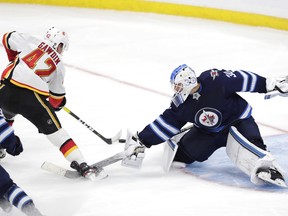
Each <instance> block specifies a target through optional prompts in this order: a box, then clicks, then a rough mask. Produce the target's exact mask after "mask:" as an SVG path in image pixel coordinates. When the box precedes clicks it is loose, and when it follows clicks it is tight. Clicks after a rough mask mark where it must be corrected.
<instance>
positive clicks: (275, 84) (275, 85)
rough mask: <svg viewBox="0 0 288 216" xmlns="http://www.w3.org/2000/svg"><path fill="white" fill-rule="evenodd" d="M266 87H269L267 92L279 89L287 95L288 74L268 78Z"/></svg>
mask: <svg viewBox="0 0 288 216" xmlns="http://www.w3.org/2000/svg"><path fill="white" fill-rule="evenodd" d="M266 89H267V92H271V91H275V90H277V91H279V92H280V93H281V94H283V95H285V94H286V95H287V94H288V76H286V77H281V78H267V79H266ZM281 94H280V95H281Z"/></svg>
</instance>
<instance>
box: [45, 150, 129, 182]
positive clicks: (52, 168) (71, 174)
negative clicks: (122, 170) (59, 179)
mask: <svg viewBox="0 0 288 216" xmlns="http://www.w3.org/2000/svg"><path fill="white" fill-rule="evenodd" d="M126 157H127V156H126V151H123V152H119V153H117V154H115V155H113V156H111V157H108V158H106V159H104V160H101V161H99V162H96V163H94V164H91V165H90V166H92V167H96V166H97V167H105V166H109V165H111V164H113V163H116V162H118V161H120V160H123V159H124V158H126ZM41 168H42V169H44V170H46V171H49V172H52V173H55V174H57V175H60V176H64V177H66V178H70V179H77V178H80V177H82V176H81V175H80V173H78V172H77V171H75V170H68V169H66V168H64V167H60V166H58V165H56V164H53V163H50V162H47V161H45V162H44V163H43V164H42V166H41Z"/></svg>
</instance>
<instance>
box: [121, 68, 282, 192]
mask: <svg viewBox="0 0 288 216" xmlns="http://www.w3.org/2000/svg"><path fill="white" fill-rule="evenodd" d="M170 82H171V85H172V88H173V90H174V92H175V94H174V96H173V98H172V102H171V105H170V107H169V108H168V109H166V110H165V111H164V112H163V113H162V114H161V115H159V117H158V118H157V119H155V120H154V121H153V122H151V123H150V124H148V125H147V126H146V127H145V128H144V129H143V130H142V131H139V132H138V133H137V134H136V135H131V134H130V135H129V133H130V132H129V133H128V135H127V141H126V146H125V148H126V149H127V148H129V147H130V146H133V145H134V147H135V148H141V146H142V147H143V146H145V147H147V148H150V147H151V146H153V145H157V144H160V143H165V142H167V141H171V140H173V138H175V137H176V138H177V139H176V141H175V139H174V141H175V142H176V144H177V148H178V149H177V152H175V155H173V157H174V158H172V159H171V160H173V161H177V162H182V163H186V164H191V163H193V162H195V161H197V162H203V161H205V160H207V159H208V158H209V157H210V156H211V155H212V154H213V153H214V152H215V151H216V150H217V149H219V148H221V147H225V146H226V145H227V139H228V137H229V134H230V133H232V132H230V133H229V131H230V130H231V128H232V129H233V130H234V131H237V132H236V133H235V134H237V137H238V138H239V137H240V136H241V137H242V136H243V138H242V139H241V140H242V141H243V140H245V142H244V141H243V142H242V144H243V143H245V144H247V145H246V149H247V146H249V147H248V149H250V150H249V151H247V152H245V150H243V152H244V154H243V155H236V156H235V155H234V156H232V159H231V160H232V161H233V160H234V162H235V161H237V160H239V159H240V160H242V161H245V157H247V155H248V154H250V153H251V152H252V154H254V155H256V156H257V157H255V158H256V159H257V160H256V159H255V161H253V162H251V163H250V164H247V166H246V168H245V170H243V171H244V172H246V173H247V174H248V175H251V181H252V182H253V183H259V181H258V180H259V179H258V180H257V177H258V174H259V172H260V171H261V172H262V171H263V172H262V173H261V174H263V173H264V175H266V177H267V178H269V179H268V181H270V180H271V179H272V180H271V181H272V182H270V183H274V182H275V181H279V185H280V186H281V184H282V186H284V185H285V184H284V178H283V175H282V173H281V168H280V167H279V166H274V159H273V157H272V156H271V155H270V154H269V153H268V152H267V151H266V145H265V144H264V142H263V139H262V137H261V134H260V131H259V128H258V126H257V124H256V122H255V120H254V118H253V117H252V115H251V113H252V107H251V106H250V105H249V104H248V102H247V101H246V100H245V99H243V98H242V97H241V96H240V95H239V94H237V92H258V93H267V92H271V91H274V90H278V91H279V93H281V94H282V95H283V96H284V95H285V94H286V95H285V96H287V94H288V80H287V78H279V79H274V78H269V79H268V78H265V77H262V76H259V75H257V74H255V73H253V72H249V71H244V70H239V71H231V70H219V69H211V70H207V71H204V72H203V73H201V74H200V76H199V77H196V74H195V72H194V70H193V69H192V68H190V67H189V66H187V65H185V64H183V65H180V66H179V67H177V68H176V69H175V70H174V71H173V72H172V74H171V77H170ZM187 123H193V127H191V129H189V130H188V131H185V132H183V133H181V128H182V127H183V126H185V125H186V124H187ZM179 133H180V134H179ZM132 138H133V139H132ZM238 140H240V139H238ZM233 141H235V139H233ZM233 141H230V140H229V143H233V146H232V147H231V148H232V149H235V148H244V147H243V146H241V145H240V144H241V143H240V144H239V142H233ZM235 143H236V144H235ZM235 146H236V147H235ZM231 148H230V147H229V149H231ZM251 149H253V151H252V150H251ZM142 151H143V150H142ZM233 151H234V150H233ZM255 152H256V153H255ZM234 153H235V152H234ZM260 153H261V154H260ZM262 153H263V154H262ZM236 154H237V153H236ZM266 155H269V156H271V157H270V158H269V161H270V162H269V163H268V162H267V161H264V162H263V161H262V162H261V164H259V163H260V162H259V160H258V159H261V158H263V157H265V156H266ZM238 156H239V158H238ZM266 158H267V157H266ZM142 159H143V158H141V160H140V161H142ZM127 161H128V163H129V159H127ZM134 161H137V160H135V158H134ZM130 163H131V161H130ZM132 163H133V161H132ZM256 163H257V166H256ZM265 163H266V165H265V166H264V165H263V164H265ZM267 164H269V165H267ZM236 165H237V164H236ZM237 166H238V167H239V166H240V165H239V164H238V165H237ZM263 167H264V168H265V169H264V170H263V169H262V168H263ZM241 168H242V167H241ZM256 168H257V169H256ZM276 179H277V180H276ZM265 180H267V179H265ZM257 181H258V182H257Z"/></svg>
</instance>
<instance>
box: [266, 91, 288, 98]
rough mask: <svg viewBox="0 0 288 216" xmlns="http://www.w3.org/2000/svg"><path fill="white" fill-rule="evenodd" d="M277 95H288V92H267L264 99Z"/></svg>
mask: <svg viewBox="0 0 288 216" xmlns="http://www.w3.org/2000/svg"><path fill="white" fill-rule="evenodd" d="M276 96H282V97H288V94H283V93H281V92H279V91H272V92H269V93H267V94H266V95H265V96H264V99H265V100H268V99H271V98H274V97H276Z"/></svg>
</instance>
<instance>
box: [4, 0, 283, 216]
mask: <svg viewBox="0 0 288 216" xmlns="http://www.w3.org/2000/svg"><path fill="white" fill-rule="evenodd" d="M51 26H57V27H59V28H62V29H64V30H66V31H67V32H68V34H69V37H70V47H69V51H68V52H67V53H64V61H65V63H66V69H67V74H66V80H65V85H66V88H67V100H68V102H67V107H68V108H70V109H71V110H72V111H73V112H75V113H76V114H77V115H79V116H80V117H81V118H82V119H83V120H84V121H86V122H87V123H88V124H90V125H91V126H92V127H93V128H95V129H96V130H98V131H99V132H100V133H102V134H103V135H104V136H106V137H111V136H113V135H114V134H116V133H117V132H118V131H119V130H120V129H122V130H123V137H122V138H125V134H126V129H127V128H130V129H131V130H133V131H137V130H142V129H143V128H144V126H146V125H147V124H148V123H150V122H151V121H153V120H154V119H155V118H156V117H158V115H159V114H160V113H162V111H164V109H165V108H167V107H168V106H169V103H170V98H169V96H170V95H171V94H172V91H171V89H170V85H169V75H170V72H171V71H172V70H173V69H174V68H175V67H177V66H178V65H180V64H182V63H186V64H188V65H190V66H191V67H193V68H194V69H195V70H196V72H197V73H198V74H199V73H200V72H201V71H203V70H206V69H210V68H213V67H216V68H224V69H232V70H234V69H245V70H250V71H253V72H256V73H258V74H261V75H263V76H267V77H268V76H269V77H277V76H282V75H287V73H288V63H287V55H288V32H285V31H278V30H272V29H268V28H261V27H258V28H257V27H249V26H241V25H234V24H229V23H223V22H216V21H208V20H202V19H194V18H183V17H175V16H165V15H155V14H144V13H130V12H117V11H105V10H96V9H95V10H94V9H77V8H68V7H63V8H61V7H58V8H57V7H45V6H37V5H17V4H0V35H3V33H5V32H8V31H13V30H17V31H21V32H28V33H32V34H37V35H41V34H43V33H44V32H45V31H46V30H47V29H48V28H49V27H51ZM7 63H8V61H7V57H6V56H5V51H4V49H3V46H0V66H1V68H2V69H4V67H5V66H6V65H7ZM242 95H243V97H245V98H246V99H247V100H248V101H249V102H250V103H251V105H252V106H253V107H254V111H253V115H254V118H255V119H256V121H257V122H258V123H259V125H260V130H261V132H262V135H263V136H264V137H265V136H266V137H267V136H271V135H276V136H277V135H281V134H287V132H288V123H287V119H288V113H287V105H288V100H287V98H280V97H278V98H274V99H271V100H269V101H264V99H263V95H260V94H248V93H247V94H242ZM58 116H59V118H60V120H61V122H62V125H63V127H64V128H65V129H66V130H67V131H68V132H69V134H70V135H71V136H72V138H73V139H74V140H75V141H76V143H77V144H78V146H79V147H80V149H81V151H82V153H83V154H84V155H85V157H86V158H87V160H88V162H91V163H92V162H95V161H99V160H101V159H104V158H105V157H108V156H111V155H113V154H115V153H117V152H119V151H122V150H123V144H119V143H118V144H114V145H107V144H105V143H104V142H102V141H101V140H100V139H99V138H98V137H97V136H96V135H94V134H93V133H91V132H90V131H89V130H88V129H87V128H86V127H84V126H83V125H82V124H80V123H79V122H77V121H76V120H75V119H73V118H72V117H71V116H69V115H68V114H67V113H65V112H64V111H60V112H59V113H58ZM14 128H15V131H16V133H17V135H19V136H20V137H21V139H22V142H23V144H24V148H25V150H24V152H23V153H22V154H21V155H20V156H18V157H15V158H14V157H12V156H7V157H6V158H5V159H4V160H3V161H1V165H3V166H4V167H5V168H6V169H7V170H8V171H9V173H10V174H11V177H12V178H13V179H14V180H15V182H16V183H17V184H18V185H19V186H21V187H22V188H24V189H25V191H26V192H27V193H28V194H29V195H30V196H31V197H32V198H33V199H34V201H35V203H36V205H37V207H38V208H39V209H40V210H41V211H42V212H43V213H44V214H45V215H47V216H133V215H138V216H156V215H167V216H172V215H180V216H188V215H189V216H191V215H197V216H204V215H205V216H209V215H213V216H218V215H219V216H223V215H229V216H243V215H261V216H284V215H287V213H288V207H287V201H288V200H287V191H285V190H283V192H281V191H280V192H279V191H277V192H263V191H256V190H251V189H243V188H239V187H231V186H225V185H221V184H218V183H214V182H211V181H205V180H203V179H201V178H197V177H195V176H193V175H187V174H185V173H183V172H180V171H172V172H171V173H168V174H165V173H164V172H163V171H162V168H161V156H162V146H161V145H159V146H155V147H152V148H151V149H148V150H147V151H146V158H145V160H144V163H143V167H142V169H141V170H134V169H129V168H125V167H122V166H121V165H120V164H119V163H117V164H114V165H111V166H110V167H107V168H106V171H107V172H108V173H109V176H110V177H109V178H108V179H106V180H103V181H97V182H91V181H84V180H76V181H75V180H70V179H65V178H63V177H59V176H56V175H54V174H51V173H48V172H46V171H44V170H41V169H40V166H41V164H42V163H43V161H51V162H54V163H56V164H59V165H61V166H64V167H66V168H69V164H68V163H67V161H66V160H65V159H64V157H63V156H62V155H61V153H60V152H59V151H58V149H57V148H56V147H54V146H52V144H50V143H49V141H48V140H47V139H46V137H45V136H44V135H41V134H38V131H37V129H36V128H35V127H34V126H33V125H32V124H31V123H29V122H28V121H27V120H25V119H24V118H22V117H21V116H17V118H16V121H15V123H14ZM286 144H287V142H286ZM283 155H287V152H283ZM225 157H227V156H226V155H225V154H223V158H225ZM234 168H235V167H234ZM235 169H236V168H235ZM224 172H225V171H224ZM235 178H237V177H235ZM247 178H248V177H247ZM0 214H1V215H4V213H2V212H0ZM11 215H13V216H16V215H19V216H20V215H22V214H21V213H19V211H18V210H17V209H14V210H13V212H12V214H11Z"/></svg>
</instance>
